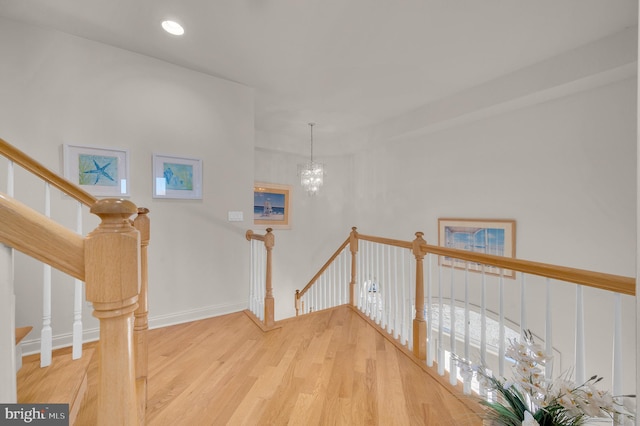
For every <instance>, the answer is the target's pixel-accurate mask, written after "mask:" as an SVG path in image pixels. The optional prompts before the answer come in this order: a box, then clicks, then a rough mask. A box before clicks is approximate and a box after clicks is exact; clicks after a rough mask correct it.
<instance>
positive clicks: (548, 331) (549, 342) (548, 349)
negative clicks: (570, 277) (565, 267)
mask: <svg viewBox="0 0 640 426" xmlns="http://www.w3.org/2000/svg"><path fill="white" fill-rule="evenodd" d="M546 281H547V285H546V292H547V312H546V317H545V332H544V345H545V354H546V355H547V356H549V357H551V356H552V355H553V321H552V315H551V301H552V297H551V280H550V279H549V278H547V280H546ZM551 374H552V363H550V362H549V363H547V365H546V367H545V371H544V376H545V377H546V378H547V379H551Z"/></svg>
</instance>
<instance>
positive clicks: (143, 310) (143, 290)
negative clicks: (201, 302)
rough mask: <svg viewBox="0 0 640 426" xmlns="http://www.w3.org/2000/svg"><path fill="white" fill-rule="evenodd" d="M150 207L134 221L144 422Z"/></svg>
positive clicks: (135, 330) (138, 384) (140, 396)
mask: <svg viewBox="0 0 640 426" xmlns="http://www.w3.org/2000/svg"><path fill="white" fill-rule="evenodd" d="M148 214H149V209H147V208H144V207H140V208H138V216H136V218H135V220H134V221H133V226H134V227H135V228H136V229H137V230H138V232H140V291H139V293H138V309H136V312H135V315H134V316H135V321H134V324H133V334H134V340H135V345H136V346H135V348H136V352H135V354H136V391H137V394H138V420H139V422H140V424H144V417H145V412H146V411H147V375H148V374H147V373H148V370H149V368H148V358H149V342H148V340H147V330H148V329H149V319H148V316H149V304H148V300H147V293H148V289H149V262H148V249H149V240H150V239H151V221H150V220H149V216H148Z"/></svg>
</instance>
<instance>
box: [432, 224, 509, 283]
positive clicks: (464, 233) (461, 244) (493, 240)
mask: <svg viewBox="0 0 640 426" xmlns="http://www.w3.org/2000/svg"><path fill="white" fill-rule="evenodd" d="M438 244H439V245H440V246H442V247H448V248H455V249H459V250H467V251H472V252H476V253H484V254H491V255H494V256H504V257H511V258H514V257H515V255H516V222H515V220H505V219H438ZM440 264H441V265H445V266H453V267H455V268H462V269H465V268H466V267H467V266H468V268H469V270H470V271H482V265H480V264H477V263H472V262H468V265H467V262H464V261H462V260H456V259H453V258H450V257H446V256H440ZM484 270H485V272H487V273H490V274H497V275H499V274H500V268H497V267H493V266H485V268H484ZM502 274H503V275H504V276H505V277H509V278H515V271H511V270H506V269H505V270H503V271H502Z"/></svg>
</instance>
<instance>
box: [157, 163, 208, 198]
mask: <svg viewBox="0 0 640 426" xmlns="http://www.w3.org/2000/svg"><path fill="white" fill-rule="evenodd" d="M153 198H183V199H194V200H201V199H202V160H200V159H199V158H189V157H182V156H175V155H162V154H153Z"/></svg>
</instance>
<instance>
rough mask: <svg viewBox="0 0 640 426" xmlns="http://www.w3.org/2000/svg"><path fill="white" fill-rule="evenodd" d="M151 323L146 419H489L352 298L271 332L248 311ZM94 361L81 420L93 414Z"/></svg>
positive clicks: (381, 421)
mask: <svg viewBox="0 0 640 426" xmlns="http://www.w3.org/2000/svg"><path fill="white" fill-rule="evenodd" d="M149 333H150V335H149V342H150V346H149V382H148V407H147V414H146V415H147V419H146V424H147V425H305V426H306V425H480V424H481V423H482V422H481V420H480V419H479V417H477V416H476V415H475V414H473V413H472V412H471V411H470V410H469V408H468V407H467V406H466V405H465V404H463V403H461V402H460V401H459V400H458V399H457V398H456V397H454V396H453V395H452V394H451V393H450V392H448V391H447V390H445V389H444V388H443V387H442V386H441V385H440V384H439V383H437V381H435V380H434V379H433V378H432V377H431V376H430V375H429V374H427V373H425V372H424V371H423V370H422V369H421V368H420V367H419V366H418V365H416V364H415V363H414V362H413V361H412V360H411V359H410V358H408V357H407V356H406V355H405V354H404V353H403V352H401V351H400V350H399V349H397V348H396V347H395V346H394V345H393V343H391V342H390V341H388V340H387V339H385V338H384V337H383V336H382V335H381V334H380V333H378V332H377V331H376V329H375V328H374V327H373V326H371V325H370V324H369V323H368V322H367V321H365V320H364V319H363V318H361V317H360V316H359V315H358V314H357V313H356V312H355V311H353V310H352V309H350V308H348V307H340V308H337V309H333V310H329V311H321V312H316V313H313V314H310V315H306V316H303V317H299V318H296V319H294V320H290V321H285V322H283V323H282V327H281V328H279V329H276V330H273V331H269V332H267V333H265V332H263V331H261V330H260V329H259V328H258V327H257V326H256V325H255V324H254V323H253V322H252V321H251V319H250V318H249V317H248V316H247V315H246V314H244V313H236V314H230V315H226V316H221V317H216V318H211V319H207V320H202V321H196V322H191V323H187V324H182V325H177V326H173V327H167V328H162V329H156V330H151V331H150V332H149ZM98 350H99V349H98ZM94 364H95V362H92V364H91V365H92V366H91V367H90V369H89V374H88V383H89V385H88V386H89V390H88V394H87V397H86V398H85V402H84V405H83V407H82V408H81V409H80V413H79V414H78V421H77V424H79V425H87V426H89V425H93V424H95V389H94V387H95V376H96V372H97V367H96V366H95V365H94Z"/></svg>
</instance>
